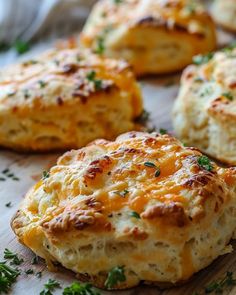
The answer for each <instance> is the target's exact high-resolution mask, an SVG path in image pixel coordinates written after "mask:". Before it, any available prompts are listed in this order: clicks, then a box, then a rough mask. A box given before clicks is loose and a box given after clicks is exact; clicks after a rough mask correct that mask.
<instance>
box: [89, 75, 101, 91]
mask: <svg viewBox="0 0 236 295" xmlns="http://www.w3.org/2000/svg"><path fill="white" fill-rule="evenodd" d="M86 77H87V79H88V80H89V81H90V82H93V83H94V86H95V89H96V90H99V89H101V88H102V80H99V79H96V72H95V71H91V72H89V73H88V74H87V76H86Z"/></svg>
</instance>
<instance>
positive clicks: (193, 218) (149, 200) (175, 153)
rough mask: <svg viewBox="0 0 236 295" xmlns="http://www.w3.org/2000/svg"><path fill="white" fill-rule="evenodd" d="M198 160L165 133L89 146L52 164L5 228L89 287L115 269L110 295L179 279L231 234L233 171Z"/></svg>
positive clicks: (204, 263) (204, 261) (222, 248)
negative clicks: (118, 277) (119, 277)
mask: <svg viewBox="0 0 236 295" xmlns="http://www.w3.org/2000/svg"><path fill="white" fill-rule="evenodd" d="M201 158H202V154H201V153H200V152H199V151H198V150H197V149H192V148H187V147H184V146H183V145H182V144H181V143H180V142H179V141H177V140H176V139H175V138H173V137H171V136H169V135H159V134H157V133H152V134H148V133H138V132H130V133H127V134H124V135H121V136H119V137H118V138H117V139H116V140H115V141H106V140H97V141H95V142H93V143H91V144H89V145H88V146H87V147H85V148H82V149H80V150H73V151H70V152H67V153H66V154H64V155H63V156H62V157H61V158H60V159H59V160H58V162H57V165H56V166H54V167H52V168H51V170H50V173H49V177H48V178H45V179H43V180H41V181H40V182H39V183H38V184H36V185H35V186H34V187H33V188H32V189H31V190H30V191H29V193H28V194H27V195H26V197H25V199H24V201H23V202H22V204H21V206H20V209H19V211H18V213H17V214H16V216H15V217H14V218H13V220H12V228H13V230H14V232H15V233H16V235H17V237H18V239H19V241H20V242H21V243H23V244H24V245H26V246H27V247H29V248H30V249H32V250H33V251H34V252H35V253H36V254H37V255H39V256H41V257H43V258H45V259H46V260H47V263H48V264H49V266H51V264H52V263H51V262H56V261H57V262H60V263H61V264H62V265H63V266H65V267H66V268H68V269H71V270H73V271H74V272H76V273H77V274H78V275H79V278H81V279H83V280H89V281H92V282H93V283H94V284H95V285H97V286H99V287H104V284H105V281H106V279H107V275H108V272H109V271H110V270H112V269H114V268H116V267H122V269H123V270H124V274H125V277H126V280H125V281H124V282H123V281H122V282H118V283H117V284H116V285H115V286H114V289H122V288H128V287H132V286H135V285H137V284H138V283H139V282H140V281H146V282H148V283H165V284H166V283H169V284H174V283H177V282H181V281H184V280H186V279H188V278H189V277H190V276H192V275H193V274H194V273H195V272H197V271H199V270H200V269H202V268H204V267H206V266H207V265H208V264H210V263H211V262H212V261H213V260H214V259H215V258H216V257H218V256H219V255H221V254H224V253H226V252H227V251H229V250H230V246H227V244H228V243H229V241H230V239H231V237H232V235H233V232H234V230H235V218H236V211H235V208H236V207H235V201H236V197H235V186H236V171H235V169H234V168H230V169H223V168H219V167H218V166H217V165H216V164H214V163H212V162H209V163H208V166H206V162H207V158H204V160H205V162H204V163H205V164H204V163H202V162H201V161H199V159H201ZM204 165H205V166H204ZM156 167H158V169H159V171H160V173H159V174H158V175H157V174H156V173H155V169H156Z"/></svg>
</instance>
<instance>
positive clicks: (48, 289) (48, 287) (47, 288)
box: [40, 279, 61, 295]
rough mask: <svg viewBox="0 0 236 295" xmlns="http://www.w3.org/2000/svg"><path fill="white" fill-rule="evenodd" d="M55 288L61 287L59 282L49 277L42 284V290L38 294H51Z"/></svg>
mask: <svg viewBox="0 0 236 295" xmlns="http://www.w3.org/2000/svg"><path fill="white" fill-rule="evenodd" d="M57 288H61V285H60V283H59V282H58V281H56V280H52V279H49V280H48V282H47V283H46V284H45V285H44V290H42V291H41V292H40V295H52V291H54V290H55V289H57Z"/></svg>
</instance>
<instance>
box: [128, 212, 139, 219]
mask: <svg viewBox="0 0 236 295" xmlns="http://www.w3.org/2000/svg"><path fill="white" fill-rule="evenodd" d="M129 215H130V216H131V217H134V218H137V219H141V217H140V215H139V214H138V212H136V211H132V212H130V214H129Z"/></svg>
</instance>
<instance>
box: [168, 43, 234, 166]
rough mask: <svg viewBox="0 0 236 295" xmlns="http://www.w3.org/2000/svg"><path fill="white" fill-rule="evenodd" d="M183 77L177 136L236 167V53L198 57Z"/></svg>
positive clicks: (227, 51) (175, 120)
mask: <svg viewBox="0 0 236 295" xmlns="http://www.w3.org/2000/svg"><path fill="white" fill-rule="evenodd" d="M195 62H196V63H197V64H198V65H191V66H189V67H188V68H187V69H186V70H185V72H184V73H183V75H182V79H181V88H180V91H179V94H178V97H177V100H176V102H175V105H174V111H173V123H174V129H175V131H176V134H177V136H178V137H179V138H180V139H181V140H182V141H183V142H184V143H186V144H187V145H191V146H196V147H197V148H199V149H200V150H202V151H203V152H205V153H206V154H208V155H210V156H212V157H214V158H216V159H217V160H219V161H222V162H225V163H227V164H232V165H235V164H236V127H235V122H236V100H235V98H236V70H235V69H236V49H234V48H233V47H229V48H226V49H224V50H222V51H220V52H217V53H215V54H213V53H210V54H208V55H207V56H198V57H196V58H195Z"/></svg>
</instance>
